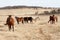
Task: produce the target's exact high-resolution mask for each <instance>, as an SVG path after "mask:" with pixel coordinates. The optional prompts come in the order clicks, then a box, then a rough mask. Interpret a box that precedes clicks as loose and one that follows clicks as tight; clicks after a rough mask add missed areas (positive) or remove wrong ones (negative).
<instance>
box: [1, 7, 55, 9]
mask: <svg viewBox="0 0 60 40" xmlns="http://www.w3.org/2000/svg"><path fill="white" fill-rule="evenodd" d="M19 8H34V9H37V8H44V9H55V8H51V7H48V8H47V7H39V6H6V7H1V8H0V9H19Z"/></svg>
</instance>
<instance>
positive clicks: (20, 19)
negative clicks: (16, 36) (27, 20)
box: [15, 17, 23, 24]
mask: <svg viewBox="0 0 60 40" xmlns="http://www.w3.org/2000/svg"><path fill="white" fill-rule="evenodd" d="M15 18H16V20H17V23H18V24H19V22H22V23H23V17H20V18H19V17H15Z"/></svg>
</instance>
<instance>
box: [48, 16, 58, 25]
mask: <svg viewBox="0 0 60 40" xmlns="http://www.w3.org/2000/svg"><path fill="white" fill-rule="evenodd" d="M57 21H58V18H57V16H55V15H52V16H50V18H49V21H48V23H49V22H51V23H52V24H53V23H55V22H57Z"/></svg>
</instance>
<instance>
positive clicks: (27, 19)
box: [24, 17, 33, 23]
mask: <svg viewBox="0 0 60 40" xmlns="http://www.w3.org/2000/svg"><path fill="white" fill-rule="evenodd" d="M32 20H33V18H32V17H24V22H27V23H28V21H30V23H31V22H32Z"/></svg>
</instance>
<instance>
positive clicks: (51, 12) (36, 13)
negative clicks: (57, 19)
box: [35, 9, 60, 15]
mask: <svg viewBox="0 0 60 40" xmlns="http://www.w3.org/2000/svg"><path fill="white" fill-rule="evenodd" d="M41 14H60V9H57V10H55V9H54V10H52V11H50V12H49V11H44V12H43V13H41ZM35 15H40V14H38V11H37V12H35Z"/></svg>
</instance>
